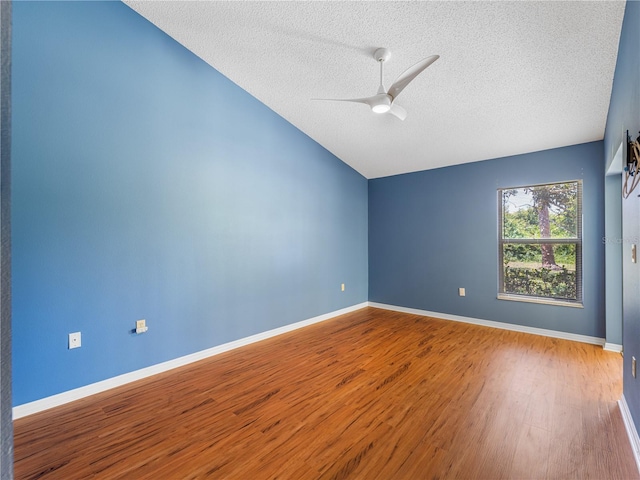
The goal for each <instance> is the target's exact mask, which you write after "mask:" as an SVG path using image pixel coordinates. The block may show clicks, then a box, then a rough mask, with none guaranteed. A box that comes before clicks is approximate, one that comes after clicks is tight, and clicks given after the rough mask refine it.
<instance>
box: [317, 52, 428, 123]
mask: <svg viewBox="0 0 640 480" xmlns="http://www.w3.org/2000/svg"><path fill="white" fill-rule="evenodd" d="M373 58H375V60H376V62H378V63H379V64H380V86H378V92H377V93H376V94H375V95H373V96H372V97H366V98H350V99H342V98H316V99H314V100H328V101H333V102H356V103H364V104H365V105H369V107H371V110H372V111H373V112H375V113H387V112H388V113H390V114H392V115H394V116H395V117H397V118H399V119H400V120H404V119H405V118H407V111H406V110H405V109H404V108H402V107H401V106H400V105H398V104H397V103H395V100H396V98H398V95H400V92H402V90H404V88H405V87H406V86H407V85H409V84H410V83H411V82H412V81H413V80H414V79H415V78H416V77H417V76H418V75H420V74H421V73H422V72H423V71H424V70H425V69H426V68H427V67H428V66H429V65H431V64H432V63H433V62H435V61H436V60H438V58H440V56H439V55H431V56H430V57H427V58H425V59H424V60H420V61H419V62H418V63H416V64H415V65H413V66H412V67H410V68H408V69H407V70H405V71H404V73H403V74H402V75H400V76H399V77H398V78H397V79H396V81H395V82H393V85H391V86H390V87H389V90H385V88H384V85H383V77H384V62H386V61H387V60H389V58H391V52H390V51H389V50H387V49H386V48H379V49H377V50H376V51H375V52H374V54H373Z"/></svg>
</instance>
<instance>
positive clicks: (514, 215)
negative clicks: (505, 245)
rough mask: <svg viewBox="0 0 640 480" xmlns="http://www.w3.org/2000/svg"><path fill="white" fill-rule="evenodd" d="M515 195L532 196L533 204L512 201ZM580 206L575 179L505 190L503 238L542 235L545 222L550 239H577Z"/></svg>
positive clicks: (537, 236) (503, 195)
mask: <svg viewBox="0 0 640 480" xmlns="http://www.w3.org/2000/svg"><path fill="white" fill-rule="evenodd" d="M516 197H519V198H520V199H522V198H527V197H529V198H530V200H531V204H517V205H513V204H510V202H511V200H512V199H515V198H516ZM577 206H578V185H577V183H576V182H569V183H558V184H550V185H541V186H535V187H524V188H517V189H510V190H503V191H502V215H503V216H502V223H503V232H502V235H503V238H540V237H541V236H543V235H542V233H541V232H542V231H544V226H543V223H544V222H546V221H548V227H549V229H548V235H549V238H574V237H575V236H576V234H577V225H578V210H577ZM545 236H546V234H545Z"/></svg>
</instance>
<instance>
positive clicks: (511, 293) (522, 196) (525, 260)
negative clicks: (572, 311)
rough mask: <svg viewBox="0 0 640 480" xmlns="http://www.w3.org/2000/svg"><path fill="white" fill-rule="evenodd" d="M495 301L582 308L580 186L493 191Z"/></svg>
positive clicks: (536, 186) (571, 183)
mask: <svg viewBox="0 0 640 480" xmlns="http://www.w3.org/2000/svg"><path fill="white" fill-rule="evenodd" d="M498 205H499V207H498V208H499V212H498V218H499V220H498V228H499V233H498V238H499V243H500V245H499V255H498V256H499V272H500V274H499V277H500V278H499V289H498V298H500V299H505V300H520V301H527V302H539V303H553V304H561V305H568V306H582V182H581V181H573V182H563V183H551V184H547V185H531V186H526V187H518V188H501V189H498Z"/></svg>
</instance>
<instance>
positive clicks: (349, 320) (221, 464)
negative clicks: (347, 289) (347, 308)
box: [14, 308, 639, 480]
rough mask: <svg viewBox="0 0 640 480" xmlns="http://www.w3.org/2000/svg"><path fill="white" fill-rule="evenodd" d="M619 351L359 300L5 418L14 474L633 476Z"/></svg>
mask: <svg viewBox="0 0 640 480" xmlns="http://www.w3.org/2000/svg"><path fill="white" fill-rule="evenodd" d="M621 368H622V361H621V357H620V355H619V354H614V353H611V352H605V351H603V350H602V348H601V347H597V346H593V345H586V344H581V343H575V342H570V341H566V340H558V339H552V338H546V337H539V336H533V335H528V334H523V333H516V332H510V331H506V330H496V329H491V328H487V327H480V326H475V325H468V324H463V323H455V322H450V321H443V320H436V319H431V318H425V317H418V316H415V315H409V314H401V313H396V312H389V311H384V310H378V309H374V308H366V309H362V310H359V311H357V312H354V313H351V314H348V315H344V316H341V317H338V318H336V319H333V320H329V321H326V322H323V323H320V324H316V325H312V326H310V327H307V328H304V329H301V330H297V331H295V332H291V333H288V334H285V335H281V336H279V337H275V338H272V339H269V340H265V341H263V342H260V343H258V344H253V345H250V346H247V347H243V348H240V349H237V350H234V351H232V352H227V353H224V354H221V355H218V356H216V357H213V358H210V359H207V360H203V361H201V362H198V363H196V364H192V365H189V366H186V367H182V368H180V369H176V370H173V371H171V372H167V373H164V374H160V375H157V376H155V377H151V378H148V379H145V380H141V381H139V382H136V383H133V384H129V385H126V386H123V387H120V388H117V389H114V390H110V391H108V392H105V393H102V394H98V395H95V396H93V397H90V398H87V399H83V400H79V401H77V402H74V403H72V404H67V405H64V406H61V407H58V408H55V409H51V410H48V411H45V412H41V413H39V414H35V415H31V416H29V417H25V418H22V419H19V420H16V421H15V422H14V427H15V445H14V447H15V475H16V478H18V479H34V478H48V479H51V478H55V479H65V480H69V479H86V478H101V479H195V478H229V479H272V478H273V479H275V478H282V479H347V478H354V479H355V478H357V479H412V480H413V479H421V478H434V479H435V478H455V479H461V478H474V479H475V478H478V479H480V478H484V479H500V478H514V479H525V478H527V479H528V478H553V479H556V478H598V479H637V478H639V475H638V471H637V469H636V466H635V462H634V458H633V454H632V451H631V447H630V446H629V443H628V439H627V435H626V432H625V429H624V425H623V422H622V417H621V414H620V411H619V408H618V406H617V403H616V401H617V400H618V399H619V398H620V396H621V394H622V391H621V386H622V380H621V377H622V374H621Z"/></svg>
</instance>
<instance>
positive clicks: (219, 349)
mask: <svg viewBox="0 0 640 480" xmlns="http://www.w3.org/2000/svg"><path fill="white" fill-rule="evenodd" d="M366 306H368V302H363V303H360V304H357V305H352V306H351V307H347V308H343V309H341V310H336V311H334V312H330V313H325V314H324V315H319V316H317V317H313V318H309V319H307V320H302V321H300V322H296V323H292V324H290V325H285V326H283V327H279V328H274V329H273V330H268V331H266V332H262V333H257V334H255V335H251V336H250V337H245V338H241V339H239V340H234V341H233V342H229V343H225V344H223V345H218V346H216V347H212V348H209V349H206V350H202V351H199V352H195V353H192V354H190V355H185V356H183V357H179V358H175V359H173V360H169V361H167V362H163V363H158V364H156V365H151V366H150V367H146V368H142V369H140V370H136V371H133V372H129V373H125V374H123V375H118V376H117V377H112V378H108V379H106V380H102V381H100V382H96V383H92V384H90V385H86V386H84V387H80V388H76V389H73V390H69V391H66V392H62V393H59V394H57V395H52V396H50V397H46V398H42V399H40V400H36V401H34V402H29V403H25V404H22V405H17V406H15V407H13V419H14V420H16V419H18V418H22V417H26V416H27V415H32V414H34V413H38V412H41V411H43V410H48V409H49V408H53V407H57V406H60V405H64V404H65V403H69V402H73V401H74V400H79V399H81V398H84V397H88V396H90V395H94V394H96V393H100V392H104V391H106V390H109V389H111V388H115V387H119V386H121V385H125V384H127V383H131V382H135V381H136V380H141V379H143V378H146V377H150V376H151V375H156V374H158V373H162V372H166V371H168V370H172V369H174V368H177V367H182V366H183V365H187V364H189V363H193V362H197V361H199V360H203V359H205V358H208V357H212V356H214V355H218V354H220V353H223V352H227V351H229V350H233V349H234V348H239V347H243V346H245V345H249V344H251V343H255V342H259V341H260V340H265V339H267V338H271V337H275V336H277V335H281V334H283V333H287V332H291V331H292V330H297V329H298V328H302V327H306V326H308V325H312V324H314V323H319V322H323V321H325V320H329V319H331V318H334V317H337V316H339V315H344V314H345V313H350V312H354V311H356V310H360V309H361V308H364V307H366Z"/></svg>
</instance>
